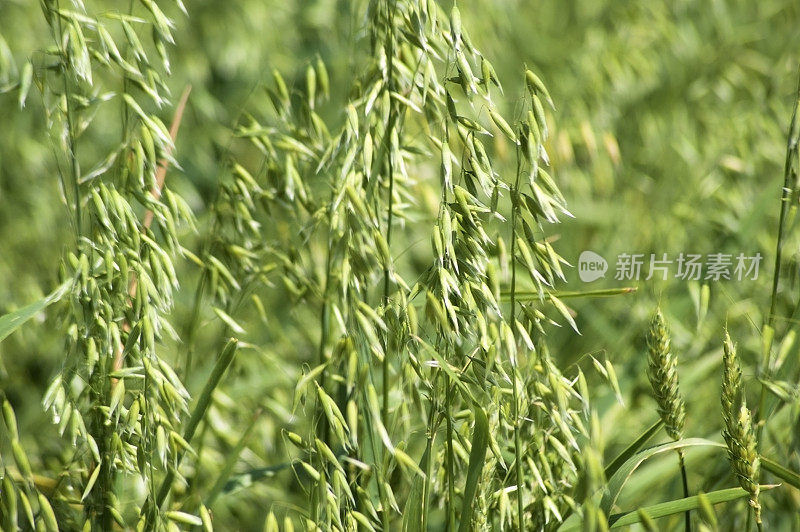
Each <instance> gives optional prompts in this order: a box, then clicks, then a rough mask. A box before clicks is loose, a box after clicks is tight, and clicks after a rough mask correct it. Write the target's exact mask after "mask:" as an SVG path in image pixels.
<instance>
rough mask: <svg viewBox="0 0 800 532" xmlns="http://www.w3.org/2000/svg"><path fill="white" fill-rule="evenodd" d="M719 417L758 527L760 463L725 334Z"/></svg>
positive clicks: (733, 355)
mask: <svg viewBox="0 0 800 532" xmlns="http://www.w3.org/2000/svg"><path fill="white" fill-rule="evenodd" d="M723 353H724V354H723V363H724V367H723V376H722V417H723V418H724V420H725V428H724V429H723V431H722V436H723V437H724V438H725V443H726V444H727V446H728V458H729V459H730V462H731V467H732V468H733V471H734V473H736V478H737V479H738V481H739V485H740V486H742V488H743V489H745V490H747V492H748V493H749V494H750V501H749V502H750V506H751V507H752V508H753V510H754V512H755V518H756V523H759V524H760V523H761V505H760V504H759V502H758V493H759V491H760V488H759V485H758V480H759V470H760V465H761V464H760V461H759V458H758V452H757V451H756V436H755V431H754V430H753V422H752V419H751V417H750V410H748V408H747V403H746V401H745V399H744V388H743V386H742V370H741V369H740V368H739V363H738V361H737V360H736V346H734V345H733V342H731V338H730V336H728V332H727V331H725V342H724V344H723Z"/></svg>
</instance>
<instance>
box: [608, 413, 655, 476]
mask: <svg viewBox="0 0 800 532" xmlns="http://www.w3.org/2000/svg"><path fill="white" fill-rule="evenodd" d="M663 424H664V422H663V421H662V420H661V419H659V420H658V421H656V422H655V423H653V424H652V425H651V426H650V428H649V429H647V430H646V431H644V432H643V433H642V435H641V436H639V437H638V438H636V441H634V442H633V443H631V444H630V445H628V446H627V447H626V448H625V449H624V450H623V451H622V452H621V453H619V454H618V455H617V457H616V458H614V460H612V461H611V463H610V464H608V465H607V466H606V470H605V473H606V478H610V477H612V476H613V475H614V473H616V472H617V470H618V469H619V468H620V467H622V464H624V463H625V462H626V461H627V460H628V459H629V458H630V457H631V456H633V455H634V454H636V452H637V451H638V450H639V449H641V448H642V446H643V445H644V444H645V443H647V442H648V441H649V440H650V438H652V437H653V435H654V434H655V433H656V432H658V429H660V428H661V425H663Z"/></svg>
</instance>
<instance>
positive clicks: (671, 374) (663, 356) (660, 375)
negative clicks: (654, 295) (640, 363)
mask: <svg viewBox="0 0 800 532" xmlns="http://www.w3.org/2000/svg"><path fill="white" fill-rule="evenodd" d="M647 348H648V360H647V362H648V363H647V376H648V378H649V379H650V386H651V387H652V388H653V397H654V398H655V400H656V404H657V405H658V414H659V415H660V416H661V419H662V420H663V421H664V428H665V429H666V431H667V434H669V436H670V437H671V438H672V439H673V440H679V439H681V437H683V427H684V421H685V418H686V407H685V406H684V402H683V397H681V393H680V389H679V386H678V370H677V364H678V360H677V358H676V357H675V356H674V355H673V354H672V352H671V350H670V338H669V330H668V329H667V323H666V321H665V320H664V316H663V314H661V309H656V312H655V314H653V318H652V320H651V321H650V330H649V331H648V333H647Z"/></svg>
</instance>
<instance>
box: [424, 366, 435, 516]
mask: <svg viewBox="0 0 800 532" xmlns="http://www.w3.org/2000/svg"><path fill="white" fill-rule="evenodd" d="M438 380H439V374H438V372H437V374H436V376H435V377H434V378H433V386H431V404H430V408H429V410H428V432H427V434H426V440H425V454H424V456H425V464H424V469H423V471H424V472H425V481H424V483H423V488H422V511H421V513H422V530H428V506H429V503H428V501H429V498H430V492H431V476H432V474H433V444H434V442H435V440H436V431H437V430H438V427H439V421H438V420H439V407H438V402H437V400H436V385H437V384H438Z"/></svg>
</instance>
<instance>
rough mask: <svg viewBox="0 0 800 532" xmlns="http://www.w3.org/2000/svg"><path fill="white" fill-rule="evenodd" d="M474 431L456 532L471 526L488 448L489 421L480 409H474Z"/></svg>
mask: <svg viewBox="0 0 800 532" xmlns="http://www.w3.org/2000/svg"><path fill="white" fill-rule="evenodd" d="M473 410H474V412H475V429H474V430H473V431H472V450H471V451H470V453H469V467H468V469H467V483H466V485H465V486H464V500H463V502H462V504H461V523H460V524H459V526H458V532H466V531H467V530H470V529H471V528H470V527H471V525H472V503H473V501H474V499H475V493H476V492H477V491H478V482H479V481H480V477H481V471H483V465H484V463H485V460H486V449H487V448H488V447H489V419H488V418H487V417H486V412H484V411H483V409H482V408H479V407H477V406H476V407H474V408H473Z"/></svg>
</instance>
